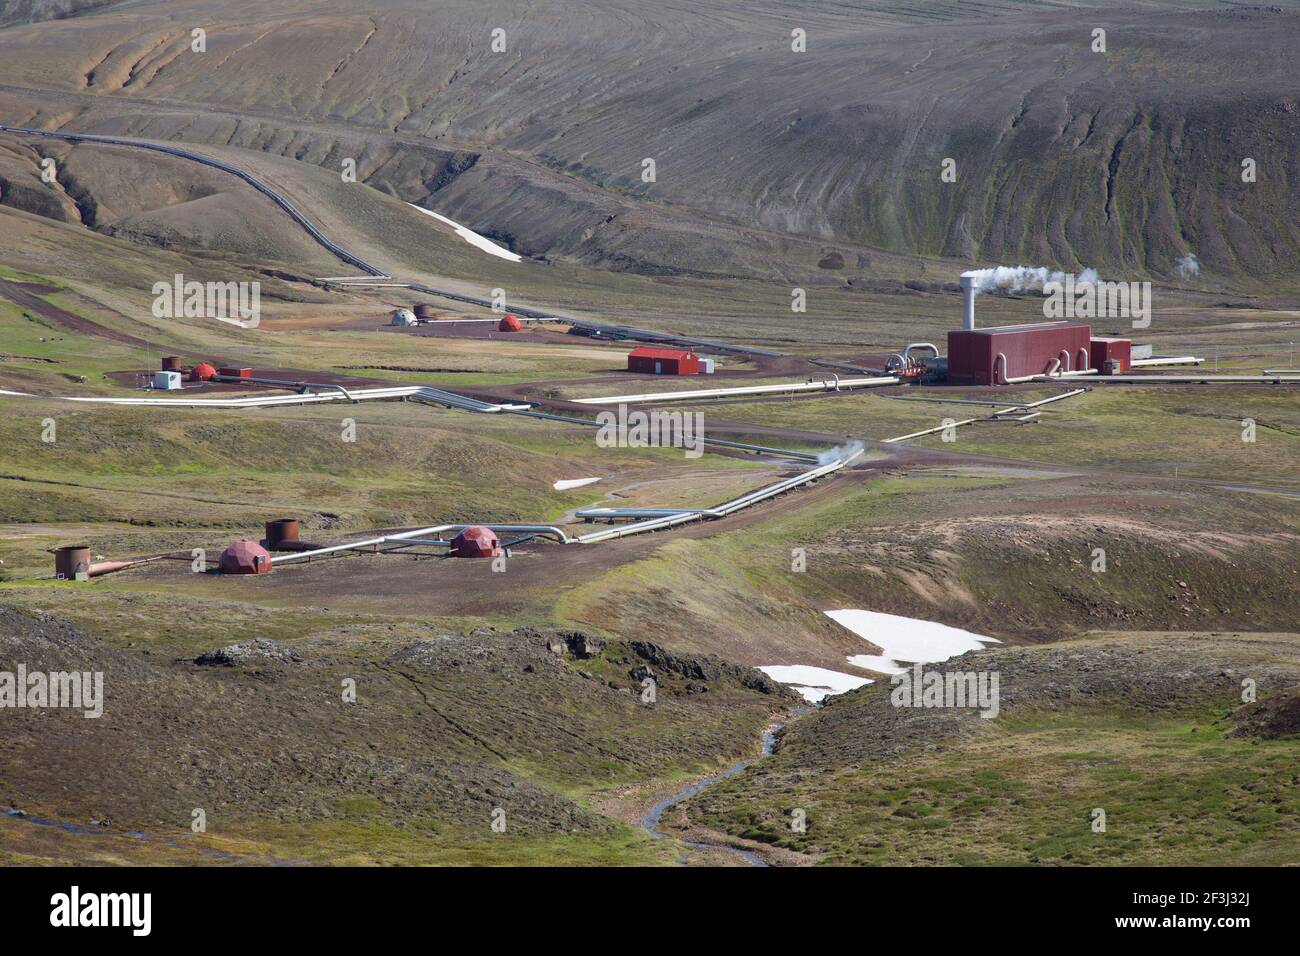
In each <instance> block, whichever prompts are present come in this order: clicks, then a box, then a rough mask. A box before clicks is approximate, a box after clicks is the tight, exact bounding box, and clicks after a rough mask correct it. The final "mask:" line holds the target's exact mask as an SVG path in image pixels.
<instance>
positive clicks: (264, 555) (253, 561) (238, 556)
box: [220, 538, 271, 574]
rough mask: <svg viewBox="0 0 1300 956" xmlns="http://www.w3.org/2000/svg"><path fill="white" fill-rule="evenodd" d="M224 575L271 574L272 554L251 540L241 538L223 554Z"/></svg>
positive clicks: (222, 566) (222, 570)
mask: <svg viewBox="0 0 1300 956" xmlns="http://www.w3.org/2000/svg"><path fill="white" fill-rule="evenodd" d="M220 567H221V573H222V574H270V573H271V553H270V552H269V551H267V550H266V548H264V547H262V546H261V545H260V544H258V543H257V542H256V541H254V540H252V539H251V538H241V539H240V540H238V541H236V542H235V543H234V544H232V545H231V546H230V547H228V548H226V550H225V551H222V552H221V565H220Z"/></svg>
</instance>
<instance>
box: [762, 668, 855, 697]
mask: <svg viewBox="0 0 1300 956" xmlns="http://www.w3.org/2000/svg"><path fill="white" fill-rule="evenodd" d="M759 670H761V671H762V672H763V673H764V674H766V675H767V676H768V677H770V678H772V680H774V681H776V682H777V683H778V684H789V685H791V686H792V687H793V688H794V689H795V690H797V691H798V692H799V693H800V694H802V695H803V698H804V700H806V701H808V702H809V703H811V704H816V703H820V702H821V700H822V698H823V697H829V696H830V695H832V694H843V693H845V692H846V691H850V690H856V689H857V688H859V687H865V686H866V685H867V684H871V683H874V681H872V680H871V678H869V677H857V676H856V675H854V674H845V673H842V672H841V671H832V670H827V669H826V668H824V667H812V666H809V665H808V664H768V665H767V666H766V667H760V668H759Z"/></svg>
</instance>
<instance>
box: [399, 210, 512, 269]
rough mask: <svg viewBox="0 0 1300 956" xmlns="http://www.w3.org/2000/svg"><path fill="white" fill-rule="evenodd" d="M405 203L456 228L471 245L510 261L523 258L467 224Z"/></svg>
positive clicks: (457, 232) (458, 233) (457, 233)
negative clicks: (481, 234) (464, 224)
mask: <svg viewBox="0 0 1300 956" xmlns="http://www.w3.org/2000/svg"><path fill="white" fill-rule="evenodd" d="M407 205H408V206H410V207H411V208H412V209H417V210H419V211H420V212H422V213H424V214H425V215H426V216H432V217H433V218H434V219H437V220H438V221H439V222H442V223H446V224H447V225H449V226H451V227H452V228H453V229H455V230H456V235H458V236H460V237H461V238H462V239H464V240H465V241H466V242H468V243H469V244H470V245H471V246H477V247H478V248H480V249H482V250H483V251H484V252H486V253H489V254H490V255H494V256H497V257H499V258H501V259H508V260H510V261H511V262H518V261H519V260H520V259H522V258H523V256H521V255H519V254H518V253H517V252H511V251H510V250H509V249H506V248H504V247H502V246H498V245H497V244H496V243H495V242H493V241H492V240H491V239H489V238H488V237H487V236H480V235H479V234H478V233H477V232H475V231H474V230H473V229H471V228H469V227H468V226H462V225H461V224H460V223H458V222H455V221H454V220H451V219H448V218H447V217H446V216H440V215H438V214H437V213H436V212H434V211H433V210H432V209H425V208H424V207H423V206H417V205H416V204H415V203H413V202H410V203H407Z"/></svg>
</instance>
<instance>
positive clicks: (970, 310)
mask: <svg viewBox="0 0 1300 956" xmlns="http://www.w3.org/2000/svg"><path fill="white" fill-rule="evenodd" d="M961 315H962V323H961V327H962V328H963V329H966V330H967V331H968V332H969V331H970V330H971V329H973V328H975V277H974V276H973V275H963V276H962V277H961Z"/></svg>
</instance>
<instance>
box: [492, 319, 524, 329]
mask: <svg viewBox="0 0 1300 956" xmlns="http://www.w3.org/2000/svg"><path fill="white" fill-rule="evenodd" d="M522 330H523V326H522V325H521V324H520V323H519V319H518V318H517V317H516V316H513V315H505V316H503V317H502V319H501V321H500V322H498V323H497V331H498V332H519V331H522Z"/></svg>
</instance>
